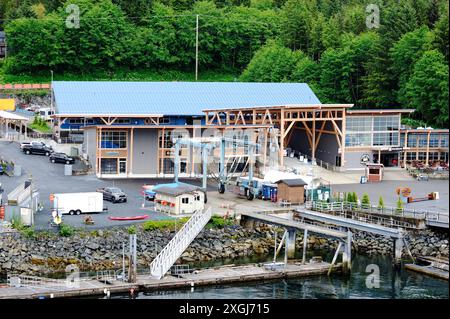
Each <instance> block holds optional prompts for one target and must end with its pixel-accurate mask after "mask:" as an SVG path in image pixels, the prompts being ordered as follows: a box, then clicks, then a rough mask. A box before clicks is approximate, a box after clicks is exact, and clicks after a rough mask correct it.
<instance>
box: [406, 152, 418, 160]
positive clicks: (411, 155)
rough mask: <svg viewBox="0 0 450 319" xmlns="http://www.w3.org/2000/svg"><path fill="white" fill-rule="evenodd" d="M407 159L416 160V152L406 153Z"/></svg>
mask: <svg viewBox="0 0 450 319" xmlns="http://www.w3.org/2000/svg"><path fill="white" fill-rule="evenodd" d="M406 160H407V161H415V160H416V152H414V153H411V152H408V153H407V155H406Z"/></svg>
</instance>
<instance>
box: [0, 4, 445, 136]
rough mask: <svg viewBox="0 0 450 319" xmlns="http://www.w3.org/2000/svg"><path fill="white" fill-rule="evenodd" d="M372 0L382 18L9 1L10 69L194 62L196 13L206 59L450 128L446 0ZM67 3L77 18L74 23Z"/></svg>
mask: <svg viewBox="0 0 450 319" xmlns="http://www.w3.org/2000/svg"><path fill="white" fill-rule="evenodd" d="M371 3H372V4H375V5H378V8H379V13H380V15H379V25H369V24H367V19H368V17H369V15H371V14H372V13H373V12H374V11H373V8H372V9H370V8H369V7H367V1H363V0H209V1H208V0H203V1H199V0H136V1H125V0H70V1H69V0H23V1H17V0H1V1H0V29H2V28H4V29H5V31H6V34H7V39H8V55H9V56H8V58H7V59H6V61H5V63H4V69H5V72H9V73H11V74H24V73H28V74H30V73H31V74H33V73H38V72H48V70H50V69H51V70H55V71H56V72H58V71H63V70H64V71H69V72H72V73H80V74H83V73H86V74H88V73H90V72H92V71H93V70H110V71H111V72H113V71H114V70H122V69H124V70H142V69H154V70H160V71H164V70H169V69H170V70H192V69H193V66H194V64H195V43H196V36H195V35H196V16H197V15H198V17H199V63H200V66H201V69H202V70H206V69H208V70H231V71H232V72H233V73H234V74H238V73H241V74H242V75H241V78H240V80H242V81H264V82H271V81H295V82H306V83H308V84H309V85H310V86H311V87H312V88H313V89H314V91H315V92H316V94H317V95H318V96H319V98H320V99H321V101H322V102H324V103H327V102H328V103H354V104H355V107H359V108H386V107H404V108H415V109H417V110H418V111H417V112H416V113H415V115H414V116H415V118H416V119H417V120H420V121H425V122H426V123H427V125H436V126H442V127H448V103H447V102H446V98H447V97H448V89H446V85H447V84H448V58H449V52H448V51H449V44H448V28H449V27H448V20H449V9H448V3H447V1H445V0H374V1H371ZM69 4H76V5H78V6H79V8H80V14H81V16H80V28H69V27H67V26H66V19H67V17H68V13H67V12H66V8H67V6H68V5H69ZM375 20H376V19H375ZM375 20H373V21H375Z"/></svg>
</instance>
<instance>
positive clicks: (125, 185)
mask: <svg viewBox="0 0 450 319" xmlns="http://www.w3.org/2000/svg"><path fill="white" fill-rule="evenodd" d="M1 157H3V159H5V160H8V161H10V160H13V161H14V163H15V164H16V165H21V166H22V176H21V177H8V176H6V175H3V176H0V183H2V185H3V188H4V189H5V195H4V198H5V197H6V194H8V193H9V192H11V191H12V190H13V189H14V188H16V187H17V186H18V185H19V183H21V182H24V181H25V180H26V179H27V178H28V176H29V175H30V174H31V176H32V178H33V181H34V182H35V183H36V185H37V188H38V190H39V193H40V201H41V202H42V204H43V205H44V210H43V211H42V212H40V213H37V214H36V216H35V224H36V229H46V228H49V225H48V222H49V220H50V217H51V216H50V209H51V207H52V205H51V204H52V203H51V202H50V199H49V196H50V194H52V193H72V192H93V191H95V190H96V189H97V188H99V187H106V186H112V185H114V186H117V187H120V188H121V189H122V190H123V191H124V192H125V193H127V194H128V202H127V203H118V204H113V203H111V202H106V201H105V202H104V203H105V205H106V206H107V207H108V210H109V211H108V213H101V214H95V215H92V217H93V218H94V221H95V225H92V226H86V225H84V224H83V215H81V216H70V215H64V217H63V219H64V222H66V223H68V224H71V225H73V226H76V227H87V228H92V229H94V228H100V227H110V226H115V225H126V224H132V223H139V222H142V221H135V222H133V221H131V222H120V221H111V220H109V219H108V216H134V215H143V214H148V215H149V216H150V218H149V219H152V220H158V219H167V218H169V217H168V216H167V215H165V214H160V213H156V212H154V211H153V209H152V208H153V204H152V203H151V202H149V201H147V202H146V203H145V206H146V207H144V208H142V207H141V206H142V204H143V203H144V200H143V197H142V195H141V194H140V192H141V186H142V185H143V184H159V183H167V182H172V180H167V179H166V180H163V179H127V180H123V179H118V180H114V181H112V180H101V179H98V178H97V177H96V176H94V175H85V176H65V175H64V165H63V164H52V163H50V162H49V160H48V158H47V157H46V156H40V155H25V154H23V152H22V151H21V150H20V148H19V145H18V144H17V143H15V142H14V143H9V142H4V141H0V158H1ZM200 182H201V181H189V183H194V184H198V185H200Z"/></svg>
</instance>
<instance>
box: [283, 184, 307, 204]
mask: <svg viewBox="0 0 450 319" xmlns="http://www.w3.org/2000/svg"><path fill="white" fill-rule="evenodd" d="M277 184H278V202H288V203H291V204H303V203H304V202H305V186H306V185H307V183H306V182H305V181H304V180H302V179H300V178H296V179H281V180H279V181H278V182H277Z"/></svg>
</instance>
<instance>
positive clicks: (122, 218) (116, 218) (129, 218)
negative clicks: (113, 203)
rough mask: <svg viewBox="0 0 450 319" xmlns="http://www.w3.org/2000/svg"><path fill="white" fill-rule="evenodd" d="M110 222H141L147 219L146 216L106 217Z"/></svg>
mask: <svg viewBox="0 0 450 319" xmlns="http://www.w3.org/2000/svg"><path fill="white" fill-rule="evenodd" d="M108 218H109V219H110V220H141V219H146V218H148V215H140V216H128V217H108Z"/></svg>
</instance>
